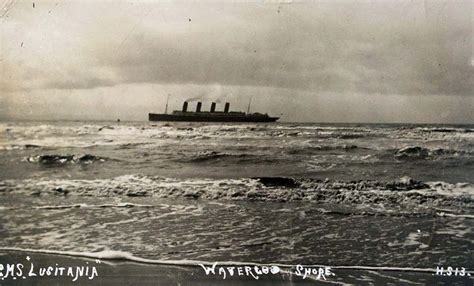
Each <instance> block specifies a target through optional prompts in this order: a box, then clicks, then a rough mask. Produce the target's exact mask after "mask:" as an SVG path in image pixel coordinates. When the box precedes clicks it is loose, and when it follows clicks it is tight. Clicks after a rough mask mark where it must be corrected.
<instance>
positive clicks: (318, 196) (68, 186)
mask: <svg viewBox="0 0 474 286" xmlns="http://www.w3.org/2000/svg"><path fill="white" fill-rule="evenodd" d="M9 192H18V193H25V194H30V195H62V196H69V195H78V196H100V197H112V196H128V197H147V196H153V197H160V198H187V199H204V200H249V201H274V202H292V201H308V202H316V203H326V204H335V205H377V204H387V205H396V206H406V207H410V206H414V207H419V206H423V207H428V208H430V207H441V206H443V207H453V208H467V209H472V208H474V186H473V185H471V184H468V183H457V184H450V183H446V182H421V181H417V180H414V179H412V178H409V177H403V178H400V179H398V180H394V181H376V180H374V181H373V180H360V181H330V180H328V179H326V180H316V179H294V178H285V177H256V178H242V179H222V180H214V179H187V180H178V179H173V178H163V177H156V176H141V175H126V176H120V177H116V178H113V179H100V180H99V179H97V180H31V179H28V180H6V181H3V182H0V193H9ZM453 213H456V212H453Z"/></svg>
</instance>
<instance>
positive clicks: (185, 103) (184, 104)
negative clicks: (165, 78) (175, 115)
mask: <svg viewBox="0 0 474 286" xmlns="http://www.w3.org/2000/svg"><path fill="white" fill-rule="evenodd" d="M186 111H188V102H187V101H185V102H184V103H183V112H186Z"/></svg>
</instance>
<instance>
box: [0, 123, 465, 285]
mask: <svg viewBox="0 0 474 286" xmlns="http://www.w3.org/2000/svg"><path fill="white" fill-rule="evenodd" d="M0 127H1V128H0V132H1V137H0V138H1V139H0V162H2V163H1V164H0V213H1V217H0V238H1V239H2V246H1V247H0V252H1V258H0V259H1V261H0V262H1V263H2V264H5V265H6V264H9V263H20V262H21V263H25V265H29V264H28V263H30V262H29V261H27V260H25V259H26V256H29V257H30V258H31V261H34V262H35V264H37V265H43V266H47V265H52V266H54V265H55V264H56V263H58V264H68V265H84V263H86V262H88V263H89V264H90V265H96V260H97V259H98V260H100V264H97V265H96V266H97V273H98V276H96V277H94V278H93V279H88V278H86V279H87V280H86V279H85V278H84V277H82V278H81V279H79V280H78V281H76V282H72V281H70V279H69V277H41V278H38V277H34V278H31V277H28V278H25V279H23V278H19V279H17V280H11V279H8V278H7V279H5V280H3V281H2V282H0V284H4V283H5V284H6V285H9V284H11V283H13V284H24V285H28V284H29V283H32V282H34V283H37V284H39V285H50V284H54V283H57V284H58V285H59V284H60V285H64V284H68V283H71V284H101V285H104V284H107V285H108V284H119V285H131V284H137V283H138V284H154V285H157V284H158V285H214V284H215V285H217V284H219V285H221V284H225V285H227V284H231V285H248V284H250V285H266V284H265V283H267V284H268V285H270V284H271V285H293V284H297V285H315V284H316V285H317V284H321V285H327V284H330V285H331V284H336V285H371V284H373V285H380V284H390V283H392V284H393V285H406V284H415V285H416V283H418V284H421V285H444V284H447V283H450V284H452V285H471V284H472V281H473V280H472V278H471V277H470V276H468V275H467V274H469V275H471V274H474V273H472V271H473V269H474V262H473V260H472V249H474V245H473V241H474V236H473V232H472V228H473V226H474V223H473V217H474V213H473V207H474V204H473V199H474V188H473V183H474V182H473V180H474V178H473V177H472V173H473V172H474V153H473V152H472V146H474V145H473V144H474V135H473V134H474V127H473V126H470V125H402V124H391V125H390V124H388V125H387V124H386V125H383V124H378V125H377V124H352V125H351V124H303V123H276V124H206V123H189V124H185V123H148V122H120V123H117V122H92V121H91V122H80V121H77V122H3V123H1V125H0ZM15 261H17V262H15ZM18 261H20V262H18ZM215 262H217V263H218V265H219V264H222V265H232V264H242V265H245V264H248V265H255V264H258V265H260V264H261V265H267V266H271V265H279V267H280V268H281V269H282V272H281V273H277V274H276V275H272V276H262V277H260V279H255V277H253V276H252V275H240V276H238V277H237V276H236V277H226V279H223V277H222V275H206V273H205V271H204V270H203V268H202V267H201V266H199V264H200V263H204V264H206V265H212V264H213V263H215ZM297 265H315V266H318V267H331V271H332V272H333V273H334V274H335V275H334V276H330V277H326V278H327V279H326V280H324V279H319V280H318V279H316V277H315V275H310V276H309V277H306V278H305V279H303V278H302V277H300V276H298V275H296V274H295V271H296V268H295V267H296V266H297ZM437 267H444V269H447V267H453V268H458V270H459V271H460V270H461V268H464V269H465V271H466V272H465V273H466V275H465V276H460V273H457V275H454V274H453V275H450V276H448V275H442V274H441V275H436V269H437ZM283 270H284V271H283ZM444 274H446V273H444Z"/></svg>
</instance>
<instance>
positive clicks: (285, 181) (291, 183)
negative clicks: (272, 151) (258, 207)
mask: <svg viewBox="0 0 474 286" xmlns="http://www.w3.org/2000/svg"><path fill="white" fill-rule="evenodd" d="M253 179H256V180H258V181H259V182H260V183H262V184H263V185H264V186H265V187H286V188H297V187H299V186H300V185H301V184H300V183H299V182H297V181H296V180H295V179H293V178H285V177H257V178H253Z"/></svg>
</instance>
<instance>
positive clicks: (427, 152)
mask: <svg viewBox="0 0 474 286" xmlns="http://www.w3.org/2000/svg"><path fill="white" fill-rule="evenodd" d="M461 155H470V153H469V152H467V151H461V150H454V149H443V148H436V149H429V148H426V147H421V146H406V147H403V148H400V149H396V150H395V157H396V158H397V159H438V158H442V157H447V156H461Z"/></svg>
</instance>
